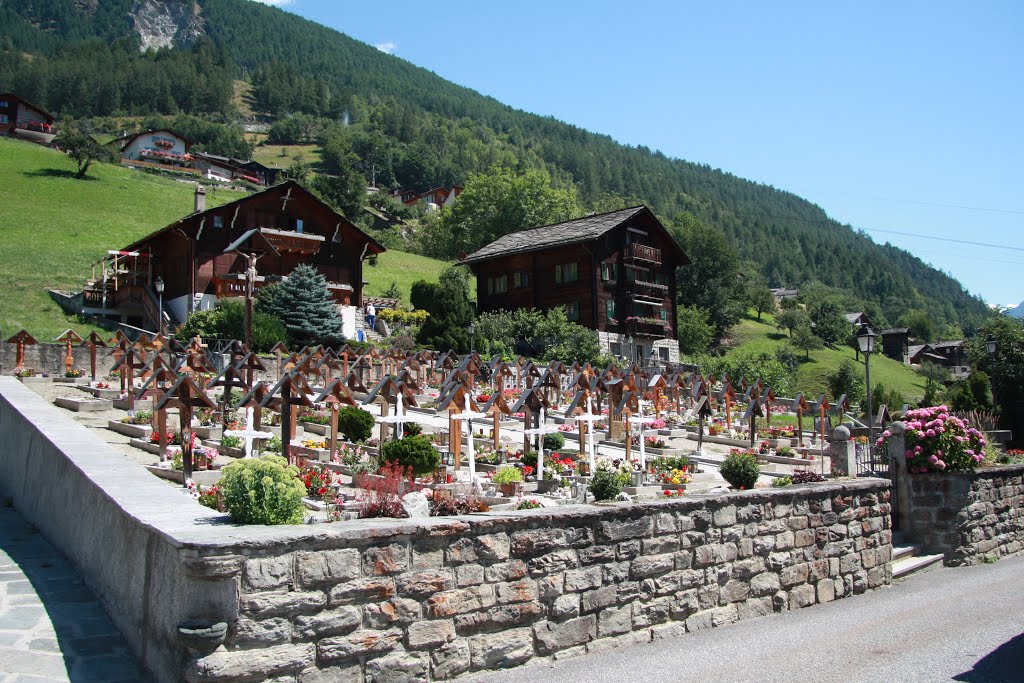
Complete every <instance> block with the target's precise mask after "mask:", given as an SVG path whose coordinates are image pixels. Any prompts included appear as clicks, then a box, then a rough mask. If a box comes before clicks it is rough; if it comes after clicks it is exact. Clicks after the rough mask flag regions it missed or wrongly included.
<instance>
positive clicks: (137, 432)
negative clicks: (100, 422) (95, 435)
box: [107, 420, 153, 439]
mask: <svg viewBox="0 0 1024 683" xmlns="http://www.w3.org/2000/svg"><path fill="white" fill-rule="evenodd" d="M107 429H109V430H110V431H112V432H117V433H118V434H123V435H124V436H130V437H132V438H135V439H148V438H149V435H150V433H151V432H152V431H153V427H151V426H150V425H148V424H145V425H133V424H129V423H127V422H121V421H120V420H108V421H107Z"/></svg>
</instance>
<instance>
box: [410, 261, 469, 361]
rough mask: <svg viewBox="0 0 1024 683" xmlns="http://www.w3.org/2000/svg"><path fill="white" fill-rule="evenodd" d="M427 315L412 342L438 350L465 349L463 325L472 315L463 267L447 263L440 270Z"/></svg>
mask: <svg viewBox="0 0 1024 683" xmlns="http://www.w3.org/2000/svg"><path fill="white" fill-rule="evenodd" d="M427 310H428V311H430V317H429V318H427V321H426V322H425V323H423V327H421V328H420V332H419V334H418V335H417V337H416V341H418V342H419V343H420V344H423V345H424V346H430V347H432V348H435V349H437V350H439V351H447V350H449V349H451V350H454V351H457V352H459V353H465V352H466V351H469V341H470V340H469V332H468V331H467V328H468V327H469V324H470V323H471V322H473V319H474V317H475V315H474V311H473V303H472V302H471V301H470V300H469V274H468V273H467V272H466V269H465V268H462V267H459V266H449V267H448V268H446V269H445V270H444V272H443V273H441V277H440V278H439V280H438V283H437V289H436V295H435V297H434V299H433V300H432V301H431V302H430V305H429V306H428V308H427Z"/></svg>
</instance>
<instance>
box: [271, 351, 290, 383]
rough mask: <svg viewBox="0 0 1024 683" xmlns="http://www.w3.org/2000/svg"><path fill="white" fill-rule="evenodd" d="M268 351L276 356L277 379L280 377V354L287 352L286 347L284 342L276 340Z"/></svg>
mask: <svg viewBox="0 0 1024 683" xmlns="http://www.w3.org/2000/svg"><path fill="white" fill-rule="evenodd" d="M270 352H271V353H273V354H274V355H276V356H277V379H279V380H280V379H281V356H283V355H285V354H287V353H288V347H287V346H285V345H284V342H277V343H276V344H274V347H273V348H272V349H270Z"/></svg>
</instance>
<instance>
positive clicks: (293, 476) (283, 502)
mask: <svg viewBox="0 0 1024 683" xmlns="http://www.w3.org/2000/svg"><path fill="white" fill-rule="evenodd" d="M297 475H298V470H297V469H296V468H295V467H293V466H291V465H289V464H288V463H287V462H285V460H284V458H281V457H280V456H276V455H265V456H263V457H261V458H250V459H247V460H239V461H237V462H233V463H231V464H230V465H228V466H227V467H225V468H224V470H223V476H222V477H221V480H220V487H221V489H222V491H223V500H224V507H225V508H227V511H228V512H229V513H230V514H231V518H232V519H234V520H235V521H236V522H238V523H240V524H301V523H302V518H303V513H304V511H305V509H306V508H305V506H304V505H303V504H302V496H303V494H305V492H306V489H305V487H304V486H303V485H302V482H301V481H299V478H298V476H297Z"/></svg>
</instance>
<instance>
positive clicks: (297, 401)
mask: <svg viewBox="0 0 1024 683" xmlns="http://www.w3.org/2000/svg"><path fill="white" fill-rule="evenodd" d="M311 393H313V392H312V390H311V389H310V388H309V385H308V384H307V383H306V380H305V379H304V378H303V377H302V375H300V374H297V373H296V374H289V375H285V376H284V377H282V378H281V381H279V382H278V383H277V384H276V385H274V387H273V388H272V389H271V390H270V392H269V394H268V395H267V398H266V399H264V401H262V402H261V405H263V406H264V407H265V406H268V405H274V406H276V407H277V409H278V410H279V411H280V413H281V455H282V456H284V458H285V460H287V461H288V464H291V462H292V449H291V440H292V434H293V433H294V428H295V413H296V412H298V409H299V406H304V407H306V408H312V407H313V402H312V401H311V400H310V399H309V394H311Z"/></svg>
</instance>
